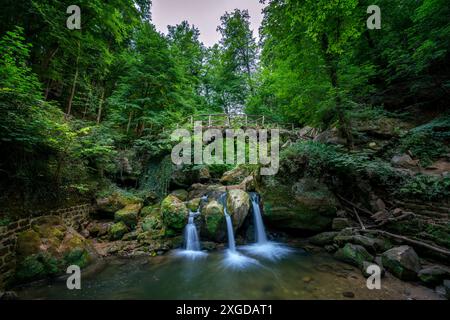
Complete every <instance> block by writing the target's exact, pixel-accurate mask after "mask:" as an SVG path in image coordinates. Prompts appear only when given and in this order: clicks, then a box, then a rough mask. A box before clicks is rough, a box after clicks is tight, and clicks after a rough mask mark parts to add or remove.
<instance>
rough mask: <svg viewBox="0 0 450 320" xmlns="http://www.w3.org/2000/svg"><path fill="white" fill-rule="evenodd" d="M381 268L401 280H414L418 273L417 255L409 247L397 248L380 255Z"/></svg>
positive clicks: (418, 262)
mask: <svg viewBox="0 0 450 320" xmlns="http://www.w3.org/2000/svg"><path fill="white" fill-rule="evenodd" d="M381 259H382V262H383V266H384V267H385V268H386V269H387V270H389V271H390V272H391V273H392V274H393V275H394V276H396V277H397V278H399V279H402V280H415V279H416V278H417V273H418V272H419V271H420V261H419V257H418V256H417V253H416V252H415V251H414V249H413V248H412V247H410V246H399V247H395V248H392V249H390V250H387V251H386V252H384V253H383V254H382V255H381Z"/></svg>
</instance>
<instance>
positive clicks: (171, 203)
mask: <svg viewBox="0 0 450 320" xmlns="http://www.w3.org/2000/svg"><path fill="white" fill-rule="evenodd" d="M188 213H189V212H188V209H187V207H186V205H185V204H184V203H183V202H181V200H179V199H178V198H177V197H175V196H173V195H169V196H167V197H166V198H165V199H164V200H163V201H162V203H161V215H162V220H163V223H164V225H165V226H166V227H168V228H169V229H172V230H174V231H181V230H183V228H184V226H185V224H186V221H187V217H188Z"/></svg>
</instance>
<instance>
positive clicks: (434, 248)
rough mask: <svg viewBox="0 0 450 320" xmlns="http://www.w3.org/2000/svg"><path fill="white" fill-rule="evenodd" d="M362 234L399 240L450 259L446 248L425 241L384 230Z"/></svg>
mask: <svg viewBox="0 0 450 320" xmlns="http://www.w3.org/2000/svg"><path fill="white" fill-rule="evenodd" d="M359 231H360V232H362V233H375V234H380V235H382V236H385V237H388V238H393V239H397V240H401V241H404V242H406V243H409V244H411V245H416V246H419V247H423V248H427V249H429V250H431V251H434V252H437V253H439V254H442V255H445V256H447V257H450V251H449V250H447V249H445V248H441V247H438V246H433V245H431V244H428V243H426V242H423V241H419V240H414V239H410V238H408V237H405V236H399V235H397V234H393V233H390V232H387V231H383V230H359Z"/></svg>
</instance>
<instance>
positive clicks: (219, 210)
mask: <svg viewBox="0 0 450 320" xmlns="http://www.w3.org/2000/svg"><path fill="white" fill-rule="evenodd" d="M202 216H203V219H204V224H203V227H202V235H203V236H205V237H206V238H208V239H210V240H215V241H221V240H223V239H224V236H225V234H226V231H225V228H226V226H225V216H224V210H223V206H222V205H221V204H220V203H219V202H217V201H216V200H211V201H210V202H208V203H207V204H206V206H205V207H204V208H203V211H202Z"/></svg>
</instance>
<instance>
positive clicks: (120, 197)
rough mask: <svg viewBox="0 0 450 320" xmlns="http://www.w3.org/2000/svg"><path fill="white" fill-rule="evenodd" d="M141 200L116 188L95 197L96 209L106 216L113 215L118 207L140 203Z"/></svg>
mask: <svg viewBox="0 0 450 320" xmlns="http://www.w3.org/2000/svg"><path fill="white" fill-rule="evenodd" d="M142 203H143V200H142V199H141V198H138V197H136V196H134V195H131V194H128V193H126V192H124V191H120V190H116V191H114V192H112V193H110V194H109V195H106V196H103V197H99V198H98V199H96V204H97V211H98V212H99V213H100V214H103V215H106V216H111V217H112V216H113V215H114V213H116V212H117V211H119V210H120V209H123V208H125V207H126V206H128V205H132V204H142Z"/></svg>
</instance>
